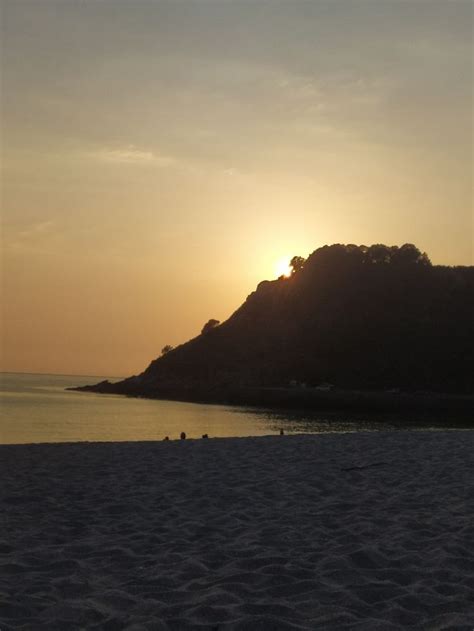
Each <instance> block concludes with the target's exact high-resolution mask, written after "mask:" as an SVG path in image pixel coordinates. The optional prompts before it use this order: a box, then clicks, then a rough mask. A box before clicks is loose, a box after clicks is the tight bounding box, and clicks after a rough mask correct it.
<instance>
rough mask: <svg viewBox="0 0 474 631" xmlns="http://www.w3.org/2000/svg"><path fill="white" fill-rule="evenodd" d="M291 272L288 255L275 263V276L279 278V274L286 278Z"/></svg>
mask: <svg viewBox="0 0 474 631" xmlns="http://www.w3.org/2000/svg"><path fill="white" fill-rule="evenodd" d="M291 272H292V269H291V265H290V257H289V256H286V257H283V258H281V259H280V260H279V261H278V262H277V264H276V265H275V273H276V275H277V278H280V276H285V277H286V278H288V277H289V276H291Z"/></svg>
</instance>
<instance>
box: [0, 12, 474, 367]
mask: <svg viewBox="0 0 474 631" xmlns="http://www.w3.org/2000/svg"><path fill="white" fill-rule="evenodd" d="M1 6H2V22H1V39H2V59H1V76H2V86H1V87H2V110H1V131H2V156H1V157H2V167H3V174H2V220H3V229H2V246H3V247H2V250H3V261H2V274H3V278H2V287H1V289H2V303H3V307H2V309H3V312H2V337H3V353H2V356H3V358H2V369H3V370H9V371H25V372H28V371H31V372H53V373H68V374H91V375H116V376H126V375H129V374H132V373H137V372H140V371H142V370H143V369H144V368H145V367H146V366H147V365H148V363H149V362H150V361H151V360H152V359H153V358H154V357H156V356H158V355H159V354H160V349H161V348H162V347H163V346H164V345H165V344H172V345H176V344H179V343H182V342H184V341H186V340H187V339H189V338H190V337H193V336H195V335H197V334H198V333H199V332H200V330H201V328H202V326H203V324H204V323H205V322H206V321H207V320H209V319H210V318H216V319H218V320H225V319H226V318H227V317H228V316H229V315H230V314H231V313H232V312H233V311H234V310H235V309H236V308H237V307H238V306H239V305H240V304H241V303H242V302H243V300H244V299H245V298H246V296H247V295H248V294H249V293H250V292H251V291H253V290H254V289H255V287H256V285H257V283H258V282H259V281H261V280H263V279H271V278H274V277H275V276H276V275H277V267H278V265H279V264H281V260H282V259H285V257H286V258H290V257H291V256H293V255H295V254H298V255H301V256H307V255H308V254H309V253H310V252H312V251H313V250H315V249H316V248H317V247H320V246H321V245H324V244H331V243H338V242H339V243H355V244H362V243H364V244H367V245H370V244H372V243H380V242H381V243H387V244H388V245H392V244H397V245H401V244H403V243H405V242H411V243H415V244H416V245H417V246H418V247H419V248H420V249H421V250H425V251H427V252H428V254H429V255H430V258H431V260H432V261H433V263H435V264H449V265H471V264H472V263H473V216H472V212H473V209H472V166H473V163H472V118H471V116H472V114H471V112H472V53H473V49H472V3H471V1H470V0H452V1H448V0H439V1H438V0H426V1H425V0H418V1H417V0H412V1H410V2H405V1H403V0H372V1H361V0H330V1H327V2H323V1H319V0H314V1H300V0H287V1H279V0H272V1H268V2H266V1H264V0H258V1H257V0H254V1H250V0H234V1H232V0H215V1H207V0H194V1H191V0H169V1H164V0H163V1H161V0H155V1H153V0H146V1H145V0H133V1H132V0H128V1H126V2H125V1H122V0H113V1H112V0H105V1H98V0H83V1H81V2H77V1H76V2H74V1H73V0H56V1H51V0H31V1H27V0H2V2H1Z"/></svg>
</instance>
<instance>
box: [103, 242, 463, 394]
mask: <svg viewBox="0 0 474 631" xmlns="http://www.w3.org/2000/svg"><path fill="white" fill-rule="evenodd" d="M292 266H293V274H292V276H291V277H289V278H283V277H282V278H280V279H278V280H275V281H263V282H262V283H260V284H259V285H258V287H257V289H256V291H254V292H253V293H252V294H250V296H249V297H248V298H247V300H246V301H245V303H244V304H243V305H242V306H241V307H240V308H239V309H238V310H237V311H236V312H235V313H234V314H233V315H232V316H231V317H230V318H229V319H228V320H227V321H226V322H224V323H222V324H220V325H218V326H213V327H210V328H209V329H208V330H207V331H206V332H204V333H203V334H201V335H199V336H198V337H196V338H194V339H192V340H190V341H189V342H187V343H185V344H182V345H181V346H178V347H177V348H175V349H172V350H170V351H169V352H167V353H166V354H165V355H163V356H162V357H159V358H158V359H155V360H154V361H152V362H151V364H150V365H149V366H148V368H147V369H146V370H145V371H144V372H143V373H141V374H140V375H139V376H137V377H131V378H129V379H126V380H125V381H123V382H120V383H119V384H108V383H104V384H101V385H99V386H96V387H94V388H93V389H94V390H96V391H99V392H121V393H129V394H138V395H145V396H167V395H168V396H169V395H170V393H171V394H173V393H175V395H176V398H186V392H188V393H191V392H192V393H194V394H193V396H190V398H199V396H197V397H196V393H199V392H201V393H203V397H202V398H207V399H209V400H212V399H215V400H219V399H222V397H219V396H218V395H219V392H221V393H222V392H225V391H228V390H229V389H234V390H235V389H236V388H237V389H239V388H240V389H243V390H244V389H248V388H255V387H257V388H282V387H288V386H290V385H292V386H295V385H296V384H306V385H307V387H312V386H318V384H319V385H320V384H322V383H326V382H327V383H330V384H334V386H336V387H337V388H341V389H352V390H354V389H376V390H384V389H401V390H404V391H407V390H408V391H415V390H429V391H441V392H458V393H470V392H472V386H473V375H474V370H473V368H474V365H473V364H474V362H473V356H474V354H473V324H472V323H473V296H474V268H473V267H444V266H432V265H431V263H430V261H429V259H428V257H427V256H426V254H421V253H420V251H419V250H418V249H417V248H416V247H415V246H413V245H410V244H406V245H404V246H402V247H401V248H398V247H396V246H394V247H387V246H384V245H373V246H371V247H366V246H355V245H347V246H344V245H332V246H325V247H322V248H319V249H318V250H316V251H315V252H313V253H312V254H311V255H310V256H309V257H308V259H306V260H304V259H302V258H300V257H295V258H294V259H293V261H292ZM212 393H214V394H212ZM175 395H173V398H174V396H175ZM214 395H215V396H214Z"/></svg>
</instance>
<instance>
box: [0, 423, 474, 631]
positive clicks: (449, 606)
mask: <svg viewBox="0 0 474 631" xmlns="http://www.w3.org/2000/svg"><path fill="white" fill-rule="evenodd" d="M473 454H474V433H472V432H436V433H435V432H433V433H431V432H416V433H408V432H400V433H367V434H347V435H322V436H314V435H313V436H285V437H265V438H248V439H215V440H196V441H194V440H186V441H169V442H163V443H122V444H112V443H111V444H106V443H103V444H64V445H19V446H10V445H9V446H2V447H0V456H1V461H2V471H1V472H0V473H1V475H2V486H1V490H0V500H1V508H2V515H3V518H2V528H1V530H0V629H1V630H2V631H6V630H8V629H25V630H36V629H38V630H42V629H45V630H46V629H47V630H48V631H52V630H53V631H54V630H55V629H58V630H60V631H65V630H69V629H73V630H74V629H101V630H102V629H104V630H105V631H116V630H119V629H127V630H128V631H144V630H150V631H151V630H157V631H166V630H178V631H181V630H182V631H186V629H203V630H214V631H216V630H218V631H227V630H228V631H231V630H232V631H239V630H241V631H244V630H245V631H249V630H251V631H258V630H259V629H265V630H273V629H274V630H282V631H283V630H286V629H288V630H294V629H307V630H308V629H311V630H318V629H338V630H339V629H360V630H362V629H364V630H378V629H380V630H383V631H389V630H391V629H394V630H395V629H398V630H401V629H421V630H426V631H428V630H429V631H435V630H442V629H458V630H462V629H466V630H468V629H469V631H472V629H473V627H474V526H473V523H474V485H473V473H472V472H473V465H474V455H473Z"/></svg>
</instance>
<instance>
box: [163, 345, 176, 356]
mask: <svg viewBox="0 0 474 631" xmlns="http://www.w3.org/2000/svg"><path fill="white" fill-rule="evenodd" d="M172 350H173V346H171V345H170V344H166V346H163V348H162V349H161V354H162V355H166V353H169V352H170V351H172Z"/></svg>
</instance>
